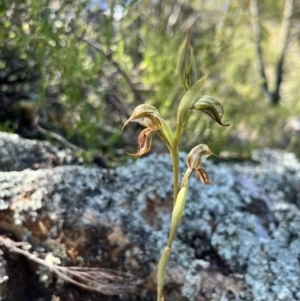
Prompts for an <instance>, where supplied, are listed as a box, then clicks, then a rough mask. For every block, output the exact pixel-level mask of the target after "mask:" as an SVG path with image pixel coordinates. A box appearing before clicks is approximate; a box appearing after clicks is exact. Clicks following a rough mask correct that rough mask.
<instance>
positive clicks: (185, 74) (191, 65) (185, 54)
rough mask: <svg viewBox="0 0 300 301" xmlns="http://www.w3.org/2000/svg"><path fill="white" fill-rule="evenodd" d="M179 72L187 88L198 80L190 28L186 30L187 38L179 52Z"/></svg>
mask: <svg viewBox="0 0 300 301" xmlns="http://www.w3.org/2000/svg"><path fill="white" fill-rule="evenodd" d="M177 72H178V75H179V78H180V81H181V82H182V84H183V86H184V87H185V89H186V90H188V89H189V87H190V86H191V85H193V84H194V83H195V82H196V65H195V59H194V55H193V49H192V47H191V43H190V32H189V30H188V29H187V30H186V38H185V40H184V42H183V44H182V46H181V49H180V52H179V57H178V61H177Z"/></svg>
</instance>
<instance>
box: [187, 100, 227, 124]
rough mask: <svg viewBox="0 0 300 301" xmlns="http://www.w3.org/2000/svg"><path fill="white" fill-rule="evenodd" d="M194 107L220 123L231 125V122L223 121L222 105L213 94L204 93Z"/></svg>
mask: <svg viewBox="0 0 300 301" xmlns="http://www.w3.org/2000/svg"><path fill="white" fill-rule="evenodd" d="M192 108H193V109H195V110H197V111H202V112H203V113H205V114H207V115H208V116H209V117H211V118H212V119H213V120H215V121H216V122H217V123H219V124H220V125H223V126H229V124H223V123H222V121H221V119H222V116H223V107H222V105H221V104H220V103H219V102H218V101H217V100H216V99H215V98H213V97H211V96H208V95H203V96H202V97H201V98H200V99H199V100H197V101H196V102H195V104H194V106H193V107H192Z"/></svg>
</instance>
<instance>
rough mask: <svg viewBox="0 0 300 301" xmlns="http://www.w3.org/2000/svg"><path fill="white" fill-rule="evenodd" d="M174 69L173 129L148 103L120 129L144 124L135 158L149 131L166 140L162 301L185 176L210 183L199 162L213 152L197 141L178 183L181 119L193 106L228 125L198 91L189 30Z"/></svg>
mask: <svg viewBox="0 0 300 301" xmlns="http://www.w3.org/2000/svg"><path fill="white" fill-rule="evenodd" d="M177 72H178V75H179V78H180V81H181V83H182V85H183V87H184V89H185V94H184V96H183V97H182V99H181V101H180V103H179V107H178V111H177V123H176V129H175V131H174V132H173V131H172V129H171V128H170V126H169V125H168V123H167V122H166V121H165V120H164V119H163V118H162V117H161V115H160V113H159V112H158V110H157V109H156V108H155V107H153V106H151V105H148V104H142V105H139V106H137V107H136V108H135V109H134V111H133V113H132V115H131V116H130V118H129V119H128V120H127V121H126V122H125V124H124V126H123V129H124V127H125V126H126V125H128V124H129V123H130V122H138V123H139V124H141V125H142V126H144V127H145V129H144V130H143V131H142V132H141V133H140V134H139V136H138V139H137V143H138V151H137V153H136V154H128V155H131V156H134V157H136V158H137V157H140V156H142V155H144V154H146V153H147V152H148V151H149V150H150V148H151V142H152V134H154V133H155V134H157V136H158V137H159V138H160V139H161V140H162V141H163V142H164V143H165V144H166V146H167V148H168V150H169V152H170V154H171V158H172V167H173V178H174V195H173V211H172V220H171V229H170V234H169V238H168V241H167V245H166V247H165V249H164V250H163V252H162V255H161V258H160V260H159V263H158V267H157V301H164V297H163V285H164V279H165V275H166V269H167V264H168V261H169V257H170V253H171V248H172V243H173V240H174V237H175V234H176V231H177V228H178V225H179V223H180V221H181V218H182V215H183V212H184V206H185V202H186V198H187V194H188V187H189V178H190V176H191V175H192V173H193V172H194V173H195V176H196V178H197V179H198V180H199V181H201V182H202V183H204V184H212V183H211V182H210V179H209V175H208V173H207V172H206V171H205V169H203V168H202V167H201V165H202V162H203V160H204V159H205V158H206V157H208V156H210V155H213V153H212V152H211V150H210V149H209V147H208V146H207V145H205V144H199V145H197V146H195V147H194V148H193V149H192V150H191V151H190V152H189V154H188V155H187V157H186V164H187V170H186V172H185V173H184V175H183V178H182V181H181V185H180V187H179V150H178V143H179V140H180V137H181V133H182V129H183V125H184V122H185V120H186V118H187V115H188V113H189V112H190V111H192V110H196V111H201V112H203V113H205V114H207V115H208V116H209V117H211V118H212V119H213V120H215V121H216V122H217V123H218V124H220V125H222V126H228V125H229V124H223V123H222V121H221V119H222V116H223V107H222V105H221V104H220V103H219V102H218V101H217V100H216V99H215V98H213V97H211V96H208V95H202V87H203V85H204V83H205V81H206V79H207V77H208V75H205V76H204V77H202V78H201V79H200V80H198V81H196V66H195V60H194V56H193V50H192V47H191V43H190V34H189V30H187V31H186V38H185V40H184V42H183V45H182V47H181V49H180V53H179V58H178V62H177Z"/></svg>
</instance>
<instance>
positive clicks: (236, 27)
mask: <svg viewBox="0 0 300 301" xmlns="http://www.w3.org/2000/svg"><path fill="white" fill-rule="evenodd" d="M284 3H285V1H283V0H280V1H276V3H275V2H274V1H271V0H263V1H260V2H259V7H260V13H261V20H260V25H261V27H262V48H263V51H264V59H265V63H266V66H267V68H266V72H267V76H268V77H269V79H270V81H271V83H272V80H274V79H273V78H272V74H273V73H272V72H273V69H274V68H275V67H274V62H275V61H276V58H277V56H278V51H279V50H278V43H279V42H280V30H281V22H282V17H283V16H282V12H283V7H284ZM295 5H296V4H295ZM296 8H297V7H296ZM297 11H299V7H298V10H297V9H295V13H294V15H293V19H292V26H291V33H290V39H289V45H288V50H287V53H286V56H285V64H284V75H283V76H284V81H283V84H282V86H281V101H280V104H279V105H278V106H270V104H268V102H267V101H266V100H265V99H264V95H263V93H262V91H261V88H260V78H259V73H258V60H257V55H256V52H255V45H254V41H253V32H252V27H251V15H250V13H249V1H246V0H243V1H238V0H231V1H230V0H227V1H225V0H223V1H222V0H216V1H204V0H200V1H199V0H197V1H196V0H183V1H182V0H181V1H179V0H172V1H144V0H142V1H134V0H133V1H121V0H110V1H108V0H107V1H82V0H72V1H70V0H60V1H58V0H39V1H37V0H20V1H13V0H5V1H4V0H0V129H1V130H7V131H17V132H19V133H21V134H23V135H25V136H29V137H39V138H43V139H47V137H42V136H41V135H38V133H35V129H36V128H35V127H34V122H33V124H32V125H31V127H30V122H29V123H28V122H27V123H26V122H24V119H26V116H24V115H25V113H24V111H20V110H19V109H17V108H19V107H18V104H20V103H22V102H30V103H32V104H33V105H34V106H36V107H38V116H37V120H38V121H35V122H38V124H39V125H40V126H42V127H44V128H46V129H47V130H50V131H53V132H55V133H58V134H60V135H62V136H63V137H65V138H66V139H68V140H69V141H70V142H72V143H74V144H75V145H77V146H79V147H81V148H83V149H86V150H88V153H89V154H90V153H91V152H93V151H96V152H98V151H100V153H102V154H105V155H107V156H109V157H114V156H116V155H119V154H122V149H123V148H124V145H125V143H126V145H129V144H130V143H131V145H132V150H134V148H135V142H134V141H133V140H132V136H134V137H136V136H137V134H136V132H135V130H131V131H130V130H127V129H126V132H125V135H124V137H125V138H122V136H121V127H122V124H123V122H124V121H125V120H126V119H127V118H128V117H129V113H130V112H131V110H132V108H133V107H135V106H136V105H138V104H141V103H144V102H146V103H148V104H152V105H154V106H155V107H156V108H158V109H159V111H160V112H161V114H162V115H163V116H165V119H168V118H169V117H170V116H171V114H172V112H174V111H176V109H175V108H176V107H177V106H178V104H179V101H180V99H181V98H182V96H183V92H182V87H181V84H180V81H179V79H178V76H177V75H176V61H177V55H178V51H179V47H180V45H181V41H182V39H183V37H184V32H185V29H186V28H190V32H191V40H192V45H193V48H194V55H195V60H196V65H197V66H199V69H198V70H197V72H198V74H197V76H198V78H200V77H201V76H202V75H204V74H206V73H209V78H208V81H207V83H206V85H205V87H204V94H209V95H214V97H216V98H217V99H218V100H220V102H221V103H222V104H223V105H224V108H225V115H224V118H223V120H224V122H225V123H226V122H230V123H231V126H230V127H229V128H227V129H226V130H224V129H220V128H218V125H217V124H212V125H211V126H207V123H209V122H211V121H210V120H208V119H207V123H205V122H204V123H203V122H202V121H203V120H198V118H200V117H199V115H198V114H194V115H193V114H191V115H190V116H189V119H190V120H189V121H188V122H187V123H186V125H185V127H186V130H187V131H188V134H187V137H188V138H187V139H186V140H185V141H183V143H182V146H181V149H185V150H188V149H190V148H191V147H192V146H194V144H195V143H196V142H197V143H198V142H199V141H200V142H201V143H207V144H209V145H210V147H211V149H212V150H213V151H214V152H215V153H220V152H223V154H224V151H227V152H229V153H230V152H232V153H234V154H237V155H248V154H249V152H250V151H251V149H253V148H256V147H280V148H285V149H289V150H291V151H294V152H296V153H297V154H298V155H300V151H299V146H300V141H299V140H300V139H299V137H300V121H299V120H298V119H297V118H299V119H300V117H299V116H300V101H299V100H300V99H299V98H300V85H299V74H300V44H299V42H300V35H299V31H298V30H297V28H299V26H300V14H299V13H297ZM201 118H205V117H204V116H201ZM192 119H193V120H192ZM27 120H28V118H27ZM297 122H298V123H297ZM195 124H197V126H196V127H195ZM191 125H193V127H192V128H191ZM297 126H298V128H297ZM24 127H25V128H26V131H24ZM28 132H30V135H28ZM35 134H36V135H35ZM123 139H125V141H123ZM161 147H162V146H160V145H159V144H157V146H156V148H155V149H156V150H157V151H161V150H163V149H162V148H161ZM126 149H127V150H128V147H126ZM129 151H131V150H130V149H129ZM88 156H89V157H90V155H88Z"/></svg>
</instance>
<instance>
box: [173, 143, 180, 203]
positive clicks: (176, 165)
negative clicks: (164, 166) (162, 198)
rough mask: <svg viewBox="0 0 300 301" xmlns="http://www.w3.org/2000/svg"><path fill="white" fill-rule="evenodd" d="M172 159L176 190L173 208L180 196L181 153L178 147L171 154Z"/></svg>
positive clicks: (174, 191)
mask: <svg viewBox="0 0 300 301" xmlns="http://www.w3.org/2000/svg"><path fill="white" fill-rule="evenodd" d="M171 157H172V166H173V181H174V190H173V207H174V206H175V203H176V198H177V195H178V181H179V179H178V178H179V153H178V147H174V148H173V149H172V152H171Z"/></svg>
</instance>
